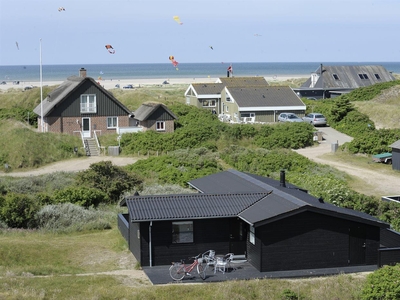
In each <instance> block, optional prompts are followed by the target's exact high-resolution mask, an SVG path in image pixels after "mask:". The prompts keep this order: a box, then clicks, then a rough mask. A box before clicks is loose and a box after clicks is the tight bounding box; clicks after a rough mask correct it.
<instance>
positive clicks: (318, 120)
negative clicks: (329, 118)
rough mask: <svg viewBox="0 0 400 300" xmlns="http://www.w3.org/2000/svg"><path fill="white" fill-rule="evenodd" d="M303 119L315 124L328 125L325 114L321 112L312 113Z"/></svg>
mask: <svg viewBox="0 0 400 300" xmlns="http://www.w3.org/2000/svg"><path fill="white" fill-rule="evenodd" d="M303 121H304V122H306V123H310V124H311V125H314V126H318V125H320V126H326V119H325V116H324V115H323V114H321V113H311V114H308V115H306V116H305V117H303Z"/></svg>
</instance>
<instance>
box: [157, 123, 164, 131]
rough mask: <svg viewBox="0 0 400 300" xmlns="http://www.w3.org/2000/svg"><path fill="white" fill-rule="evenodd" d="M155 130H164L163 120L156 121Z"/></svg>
mask: <svg viewBox="0 0 400 300" xmlns="http://www.w3.org/2000/svg"><path fill="white" fill-rule="evenodd" d="M156 130H157V131H165V121H156Z"/></svg>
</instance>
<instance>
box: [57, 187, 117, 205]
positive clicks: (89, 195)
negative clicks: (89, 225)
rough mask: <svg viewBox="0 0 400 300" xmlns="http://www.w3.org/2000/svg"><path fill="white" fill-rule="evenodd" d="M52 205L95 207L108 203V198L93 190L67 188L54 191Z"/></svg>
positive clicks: (102, 193)
mask: <svg viewBox="0 0 400 300" xmlns="http://www.w3.org/2000/svg"><path fill="white" fill-rule="evenodd" d="M53 201H54V203H72V204H76V205H80V206H83V207H89V206H94V207H97V206H98V205H99V204H100V203H109V202H110V201H109V199H108V196H107V195H106V194H105V193H104V192H102V191H100V190H98V189H94V188H86V187H73V186H71V187H67V188H65V189H63V190H60V191H56V192H55V193H54V196H53Z"/></svg>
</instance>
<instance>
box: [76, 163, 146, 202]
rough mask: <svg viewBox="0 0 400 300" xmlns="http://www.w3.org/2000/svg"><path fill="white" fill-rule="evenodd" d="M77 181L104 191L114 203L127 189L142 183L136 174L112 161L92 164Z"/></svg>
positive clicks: (80, 173) (84, 185)
mask: <svg viewBox="0 0 400 300" xmlns="http://www.w3.org/2000/svg"><path fill="white" fill-rule="evenodd" d="M76 182H77V183H78V184H79V185H80V186H83V187H87V188H94V189H98V190H100V191H102V192H103V193H104V194H106V195H107V199H109V200H110V201H111V202H113V203H116V202H118V200H119V199H120V196H121V195H123V194H124V193H125V192H126V191H129V190H132V189H133V188H134V187H138V186H140V185H141V183H142V181H141V180H140V179H139V178H138V177H137V176H136V175H135V174H133V173H130V172H127V171H125V169H123V168H121V167H118V166H114V165H113V164H112V162H111V161H102V162H99V163H95V164H91V165H90V167H89V169H88V170H85V171H81V172H79V173H78V175H77V181H76Z"/></svg>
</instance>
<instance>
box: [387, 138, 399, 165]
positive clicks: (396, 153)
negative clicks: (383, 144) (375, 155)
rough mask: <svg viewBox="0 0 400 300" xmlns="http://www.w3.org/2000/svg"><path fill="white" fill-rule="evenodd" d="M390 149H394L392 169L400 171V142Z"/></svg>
mask: <svg viewBox="0 0 400 300" xmlns="http://www.w3.org/2000/svg"><path fill="white" fill-rule="evenodd" d="M389 147H391V148H392V169H393V170H400V140H398V141H396V142H394V143H393V144H391V145H390V146H389Z"/></svg>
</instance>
